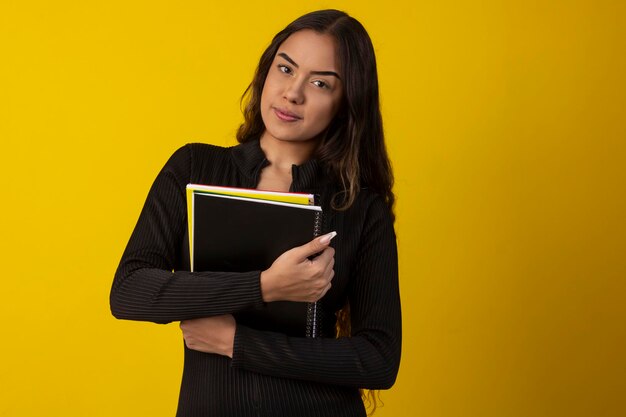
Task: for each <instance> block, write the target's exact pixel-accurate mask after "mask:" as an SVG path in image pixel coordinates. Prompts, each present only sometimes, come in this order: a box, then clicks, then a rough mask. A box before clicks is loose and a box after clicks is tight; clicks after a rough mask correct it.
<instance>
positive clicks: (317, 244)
mask: <svg viewBox="0 0 626 417" xmlns="http://www.w3.org/2000/svg"><path fill="white" fill-rule="evenodd" d="M335 236H337V232H330V233H327V234H325V235H324V236H320V237H317V238H315V239H313V240H312V241H310V242H309V243H306V244H304V245H302V246H298V247H297V248H294V249H293V250H294V251H295V252H297V254H298V256H299V257H300V259H306V258H308V257H309V256H313V255H315V254H317V253H320V252H322V251H323V250H324V249H326V248H327V247H328V245H329V244H330V241H331V240H332V239H333V238H334V237H335Z"/></svg>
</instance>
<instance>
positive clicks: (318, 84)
mask: <svg viewBox="0 0 626 417" xmlns="http://www.w3.org/2000/svg"><path fill="white" fill-rule="evenodd" d="M313 85H315V86H316V87H319V88H326V89H328V88H330V85H328V84H327V83H326V81H323V80H315V81H313Z"/></svg>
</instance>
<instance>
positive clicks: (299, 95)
mask: <svg viewBox="0 0 626 417" xmlns="http://www.w3.org/2000/svg"><path fill="white" fill-rule="evenodd" d="M302 84H303V83H302V82H300V80H298V79H296V78H293V79H292V80H290V82H288V83H287V85H286V86H285V91H284V93H283V97H284V98H285V99H286V100H287V101H289V102H290V103H293V104H302V103H304V91H302V90H303V85H302Z"/></svg>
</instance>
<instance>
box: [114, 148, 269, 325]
mask: <svg viewBox="0 0 626 417" xmlns="http://www.w3.org/2000/svg"><path fill="white" fill-rule="evenodd" d="M191 164H192V161H191V151H190V146H189V145H187V146H185V147H182V148H180V149H179V150H178V151H176V152H175V153H174V154H173V155H172V157H171V158H170V159H169V161H168V162H167V163H166V164H165V166H164V167H163V169H162V170H161V172H160V173H159V175H158V176H157V178H156V180H155V181H154V184H153V185H152V187H151V189H150V192H149V193H148V197H147V199H146V202H145V205H144V207H143V210H142V212H141V215H140V216H139V220H138V221H137V225H136V226H135V229H134V231H133V233H132V236H131V238H130V240H129V242H128V245H127V247H126V250H125V251H124V254H123V256H122V259H121V261H120V264H119V267H118V269H117V272H116V273H115V279H114V281H113V286H112V288H111V295H110V303H111V312H112V313H113V315H114V316H115V317H117V318H120V319H130V320H145V321H153V322H157V323H167V322H171V321H178V320H184V319H190V318H196V317H206V316H212V315H217V314H226V313H232V312H236V311H239V310H242V309H246V308H249V307H254V306H259V305H262V304H263V299H262V296H261V289H260V285H259V274H260V272H259V271H251V272H245V273H227V272H194V273H192V272H187V271H174V269H175V267H176V264H177V259H178V256H179V251H180V248H181V246H182V240H183V239H184V238H185V230H186V227H187V223H186V222H187V215H186V210H187V203H186V197H185V187H186V185H187V184H188V183H189V182H190V177H191V174H190V172H191Z"/></svg>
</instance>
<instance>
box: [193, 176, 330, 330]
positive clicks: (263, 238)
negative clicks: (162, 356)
mask: <svg viewBox="0 0 626 417" xmlns="http://www.w3.org/2000/svg"><path fill="white" fill-rule="evenodd" d="M244 191H245V192H246V194H250V193H252V194H254V193H260V194H261V197H260V198H262V199H258V198H253V197H250V196H249V195H247V196H245V197H241V196H232V195H226V194H219V193H213V192H206V190H201V189H200V190H199V189H198V186H195V185H189V186H188V193H187V198H188V205H189V207H188V209H189V210H188V212H189V216H190V217H189V220H190V221H189V236H190V245H189V248H190V255H191V270H192V271H220V272H247V271H263V270H265V269H267V268H269V267H270V266H271V265H272V263H273V262H274V260H275V259H276V258H277V257H278V256H280V255H281V254H282V253H284V252H285V251H287V250H289V249H292V248H294V247H296V246H301V245H304V244H306V243H308V242H310V241H311V240H312V239H313V238H314V237H316V236H318V235H319V234H320V232H321V216H322V209H321V207H319V206H315V205H308V204H294V203H286V202H282V201H271V200H267V199H266V198H268V195H267V194H268V193H264V192H259V191H256V192H255V191H251V190H244ZM284 194H287V193H284ZM239 195H241V194H239ZM305 200H306V199H305ZM311 200H312V199H311ZM315 307H316V306H315V304H308V305H307V303H291V302H282V301H281V302H273V303H267V304H266V306H265V307H264V308H263V309H260V310H259V309H255V310H251V311H248V312H242V313H239V314H238V315H236V317H237V320H238V322H242V323H244V324H247V325H250V326H252V327H255V328H258V329H261V330H274V329H275V328H276V327H278V328H285V325H286V323H287V322H288V323H289V324H288V325H287V327H292V328H293V327H294V323H296V322H298V321H299V322H300V323H299V324H298V326H297V327H298V328H299V330H296V331H294V333H293V334H294V335H305V334H306V335H308V336H312V337H315V336H316V332H315V329H316V328H317V324H316V314H315V312H316V311H317V309H316V308H315ZM294 311H298V312H300V313H301V314H298V316H299V318H298V319H294V317H289V316H293V312H294ZM281 320H282V321H284V322H281ZM300 333H301V334H300Z"/></svg>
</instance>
